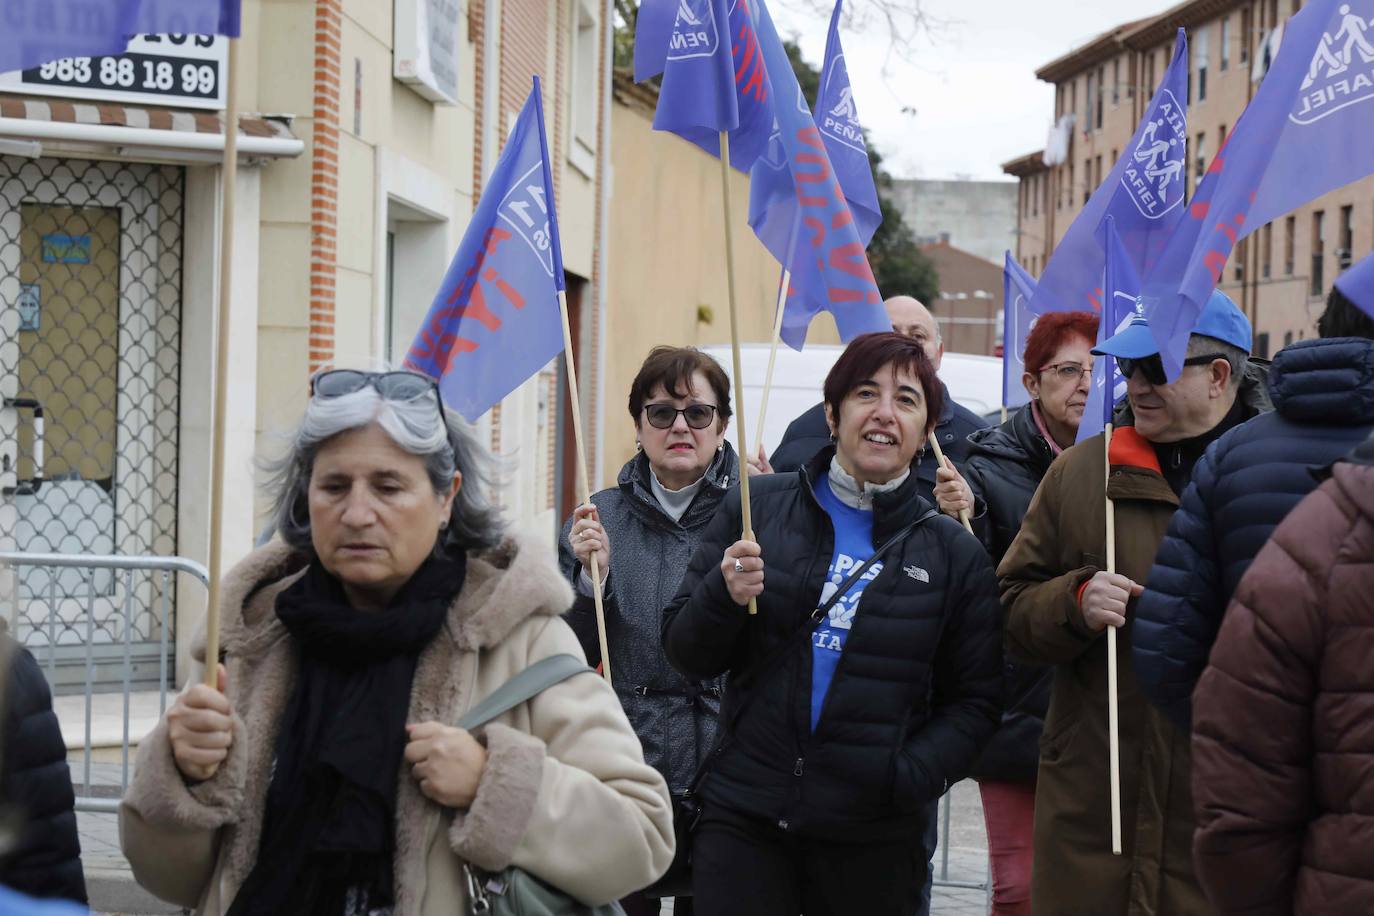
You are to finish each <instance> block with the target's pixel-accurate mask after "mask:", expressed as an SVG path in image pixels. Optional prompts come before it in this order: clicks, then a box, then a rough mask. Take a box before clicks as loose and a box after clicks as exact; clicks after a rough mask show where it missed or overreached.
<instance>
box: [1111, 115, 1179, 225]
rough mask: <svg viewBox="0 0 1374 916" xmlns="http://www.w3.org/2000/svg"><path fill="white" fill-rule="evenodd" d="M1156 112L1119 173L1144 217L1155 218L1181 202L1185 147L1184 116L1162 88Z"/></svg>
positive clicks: (1123, 185)
mask: <svg viewBox="0 0 1374 916" xmlns="http://www.w3.org/2000/svg"><path fill="white" fill-rule="evenodd" d="M1161 95H1162V99H1161V100H1160V105H1159V108H1158V114H1159V116H1158V117H1157V118H1155V119H1154V120H1152V121H1150V122H1148V123H1146V124H1145V126H1144V129H1143V130H1142V132H1141V135H1140V142H1139V143H1137V144H1136V147H1135V151H1134V152H1133V153H1132V155H1131V161H1129V162H1127V163H1126V170H1125V172H1124V173H1123V174H1122V176H1121V186H1122V187H1124V188H1125V189H1126V192H1127V193H1128V194H1130V196H1131V200H1132V201H1134V202H1135V205H1136V209H1138V210H1139V211H1140V215H1141V216H1144V217H1145V218H1146V219H1159V218H1160V217H1162V216H1164V214H1166V213H1168V212H1169V211H1170V210H1172V209H1174V208H1175V207H1177V206H1178V205H1179V204H1181V203H1183V169H1184V168H1185V162H1184V159H1185V156H1186V155H1187V150H1188V118H1187V114H1186V113H1185V110H1184V108H1183V106H1181V105H1179V104H1178V99H1176V98H1174V94H1173V93H1172V92H1170V91H1169V90H1167V89H1165V90H1162V92H1161Z"/></svg>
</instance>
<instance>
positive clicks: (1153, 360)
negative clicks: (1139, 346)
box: [1116, 353, 1226, 385]
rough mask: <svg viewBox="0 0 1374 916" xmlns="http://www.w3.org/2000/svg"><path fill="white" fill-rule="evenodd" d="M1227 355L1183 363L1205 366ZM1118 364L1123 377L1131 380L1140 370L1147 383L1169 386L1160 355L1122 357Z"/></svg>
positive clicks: (1215, 354)
mask: <svg viewBox="0 0 1374 916" xmlns="http://www.w3.org/2000/svg"><path fill="white" fill-rule="evenodd" d="M1225 358H1226V354H1225V353H1205V354H1203V355H1201V356H1190V357H1188V358H1187V359H1185V360H1184V361H1183V365H1185V366H1205V365H1207V364H1209V363H1211V362H1212V360H1216V359H1225ZM1116 364H1117V366H1118V367H1120V369H1121V377H1122V378H1124V379H1129V378H1130V377H1131V376H1133V375H1135V370H1137V369H1139V370H1140V371H1141V372H1142V373H1144V375H1145V381H1147V382H1149V383H1150V384H1151V385H1167V384H1168V383H1169V377H1168V376H1167V375H1165V374H1164V362H1163V361H1162V360H1161V359H1160V358H1159V354H1158V353H1151V354H1150V355H1149V356H1144V357H1141V358H1140V359H1127V358H1125V357H1120V358H1118V359H1117V361H1116Z"/></svg>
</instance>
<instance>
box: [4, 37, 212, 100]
mask: <svg viewBox="0 0 1374 916" xmlns="http://www.w3.org/2000/svg"><path fill="white" fill-rule="evenodd" d="M228 51H229V43H228V40H227V39H225V38H224V37H222V36H219V35H138V36H135V37H134V38H133V40H132V41H130V42H129V48H128V50H126V51H125V52H124V53H123V54H120V55H116V56H111V57H65V58H62V59H61V60H56V61H51V62H49V63H46V64H43V65H42V66H41V67H35V68H33V69H32V70H25V71H23V72H18V71H14V72H10V73H2V74H0V92H14V93H23V94H27V95H52V96H61V97H62V98H65V99H80V100H90V101H96V102H132V103H135V104H137V103H142V104H145V105H146V104H154V105H171V106H175V107H178V108H208V109H211V110H220V109H222V108H224V96H225V92H224V86H223V80H222V79H221V77H222V75H223V74H224V67H225V61H226V60H227V58H228Z"/></svg>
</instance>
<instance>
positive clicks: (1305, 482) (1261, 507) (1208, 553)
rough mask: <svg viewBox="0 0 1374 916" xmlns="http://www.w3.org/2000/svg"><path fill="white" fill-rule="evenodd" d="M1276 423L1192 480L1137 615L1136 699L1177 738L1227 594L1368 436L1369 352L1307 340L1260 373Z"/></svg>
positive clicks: (1372, 364)
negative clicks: (1324, 471)
mask: <svg viewBox="0 0 1374 916" xmlns="http://www.w3.org/2000/svg"><path fill="white" fill-rule="evenodd" d="M1269 393H1270V397H1271V398H1272V400H1273V402H1274V408H1275V410H1274V412H1273V413H1266V414H1261V415H1260V416H1257V417H1255V418H1254V419H1252V420H1249V421H1248V422H1246V423H1244V424H1242V425H1240V426H1238V427H1236V428H1235V429H1232V430H1230V431H1229V432H1227V433H1226V434H1225V435H1223V436H1222V437H1221V438H1220V439H1218V440H1217V441H1216V442H1214V443H1212V445H1211V446H1210V447H1209V448H1208V449H1207V452H1206V454H1204V455H1203V457H1202V459H1201V460H1200V461H1199V462H1198V463H1197V466H1196V467H1195V468H1194V469H1193V477H1192V483H1190V484H1189V486H1188V488H1187V490H1185V491H1184V493H1183V499H1182V503H1181V504H1180V506H1179V509H1178V512H1177V513H1175V515H1174V517H1173V520H1172V521H1171V522H1170V524H1169V533H1168V534H1167V535H1166V536H1165V538H1164V541H1163V543H1162V544H1161V545H1160V548H1159V554H1158V556H1157V557H1156V558H1155V565H1154V568H1153V569H1151V570H1150V576H1149V579H1148V580H1147V581H1146V583H1145V593H1144V594H1143V595H1141V597H1140V600H1139V602H1138V604H1137V606H1136V617H1135V623H1134V626H1135V630H1134V632H1135V637H1134V643H1133V653H1134V655H1133V658H1134V665H1135V673H1136V678H1137V679H1138V680H1139V682H1140V689H1141V691H1142V692H1144V694H1145V696H1146V697H1148V698H1149V699H1150V701H1151V702H1153V703H1154V704H1155V705H1156V706H1158V707H1159V708H1160V709H1162V710H1163V711H1164V712H1165V713H1166V714H1167V715H1168V716H1169V718H1170V719H1172V720H1173V721H1174V723H1175V724H1177V725H1178V726H1179V727H1180V728H1182V729H1184V730H1185V731H1187V730H1188V729H1189V728H1190V726H1191V722H1192V695H1193V688H1194V687H1195V686H1196V685H1197V681H1198V678H1199V677H1200V676H1201V675H1202V671H1203V668H1205V667H1206V665H1207V657H1208V655H1209V654H1210V653H1211V650H1212V643H1213V642H1214V641H1215V640H1216V635H1217V630H1218V629H1219V628H1220V626H1221V618H1222V615H1223V613H1224V612H1225V610H1226V606H1227V604H1228V603H1229V602H1230V600H1231V596H1232V595H1233V594H1234V593H1235V590H1236V585H1237V584H1238V583H1239V582H1240V579H1241V577H1242V576H1243V575H1245V572H1246V570H1248V569H1249V568H1250V563H1251V561H1252V560H1254V558H1255V555H1256V554H1257V553H1259V550H1260V548H1261V547H1263V546H1264V543H1265V542H1266V541H1267V540H1268V539H1269V536H1270V534H1272V533H1273V530H1274V529H1275V528H1276V527H1277V526H1278V524H1279V522H1281V521H1283V518H1284V516H1286V515H1287V514H1288V513H1289V511H1290V510H1292V508H1293V507H1294V506H1296V505H1297V504H1298V502H1299V501H1301V500H1302V498H1303V497H1304V496H1306V495H1307V494H1308V493H1310V492H1311V491H1312V490H1314V489H1315V488H1316V486H1317V480H1316V478H1314V477H1313V474H1312V472H1313V471H1314V470H1315V469H1318V468H1322V467H1325V466H1327V465H1329V464H1331V463H1332V462H1333V461H1335V460H1336V459H1338V458H1340V457H1342V456H1344V455H1345V454H1346V453H1348V452H1349V451H1350V450H1351V449H1352V448H1354V447H1355V446H1356V445H1357V444H1359V442H1360V441H1362V440H1363V439H1364V438H1365V436H1367V435H1368V434H1369V432H1370V430H1371V428H1374V341H1370V340H1365V339H1362V338H1349V337H1342V338H1332V339H1324V340H1322V339H1319V340H1305V341H1300V342H1298V343H1295V344H1292V345H1291V346H1288V347H1285V348H1284V349H1283V350H1281V351H1280V352H1279V353H1278V355H1277V356H1275V357H1274V363H1273V366H1272V367H1271V368H1270V370H1269Z"/></svg>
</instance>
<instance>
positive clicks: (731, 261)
mask: <svg viewBox="0 0 1374 916" xmlns="http://www.w3.org/2000/svg"><path fill="white" fill-rule="evenodd" d="M720 197H721V202H722V203H723V204H724V207H725V285H726V288H727V289H728V290H729V296H730V355H731V357H732V358H733V359H734V361H735V442H736V443H737V444H738V447H739V459H740V464H741V465H742V467H741V468H740V475H739V507H740V518H741V519H742V520H743V522H744V531H743V532H742V533H741V535H740V537H741V539H742V540H745V541H752V540H753V539H754V522H753V519H752V518H751V517H750V515H749V468H748V466H747V465H745V462H747V461H748V460H749V459H748V454H749V453H748V452H747V451H746V449H747V448H748V447H749V437H748V436H747V435H746V434H745V431H744V417H745V412H744V372H743V370H742V369H741V368H740V358H739V314H738V312H739V309H738V308H737V307H736V306H735V245H734V242H733V241H732V238H733V233H732V232H731V230H730V134H729V132H728V131H724V130H723V131H721V132H720ZM758 612H759V603H758V601H757V600H756V599H754V598H750V599H749V613H750V614H757V613H758Z"/></svg>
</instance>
